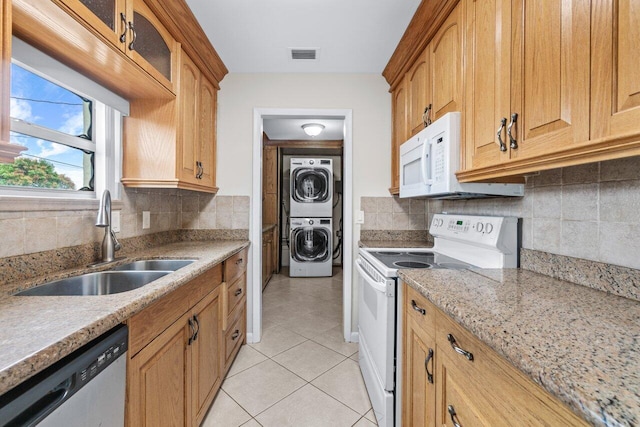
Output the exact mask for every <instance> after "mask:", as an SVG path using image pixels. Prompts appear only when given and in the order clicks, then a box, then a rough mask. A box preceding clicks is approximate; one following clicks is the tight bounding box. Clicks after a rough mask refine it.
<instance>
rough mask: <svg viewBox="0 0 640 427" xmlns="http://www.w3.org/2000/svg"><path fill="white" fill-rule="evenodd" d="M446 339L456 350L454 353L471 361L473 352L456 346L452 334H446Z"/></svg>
mask: <svg viewBox="0 0 640 427" xmlns="http://www.w3.org/2000/svg"><path fill="white" fill-rule="evenodd" d="M447 340H448V341H449V343H450V344H451V347H452V348H453V349H454V350H455V351H456V353H458V354H461V355H463V356H464V357H466V358H467V360H469V361H470V362H473V353H469V352H468V351H467V350H465V349H463V348H461V347H458V343H457V341H456V338H455V337H454V336H453V335H451V334H449V335H447Z"/></svg>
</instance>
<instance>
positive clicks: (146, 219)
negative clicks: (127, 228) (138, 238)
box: [142, 211, 151, 230]
mask: <svg viewBox="0 0 640 427" xmlns="http://www.w3.org/2000/svg"><path fill="white" fill-rule="evenodd" d="M147 228H151V212H149V211H142V229H143V230H145V229H147Z"/></svg>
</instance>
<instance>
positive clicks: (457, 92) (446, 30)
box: [428, 3, 463, 120]
mask: <svg viewBox="0 0 640 427" xmlns="http://www.w3.org/2000/svg"><path fill="white" fill-rule="evenodd" d="M462 15H463V14H462V5H461V3H458V5H457V6H456V7H455V8H454V9H453V11H452V12H451V14H450V15H449V17H448V18H447V19H446V20H445V21H444V23H443V24H442V26H441V27H440V29H439V30H438V32H437V33H436V35H435V36H434V37H433V39H432V40H431V42H430V43H429V47H428V49H429V56H430V59H429V61H430V66H431V75H430V77H431V88H432V89H431V91H432V94H431V98H432V100H431V101H430V103H431V104H432V106H431V120H437V119H439V118H440V117H442V116H444V115H445V114H446V113H449V112H452V111H462V34H463V26H462Z"/></svg>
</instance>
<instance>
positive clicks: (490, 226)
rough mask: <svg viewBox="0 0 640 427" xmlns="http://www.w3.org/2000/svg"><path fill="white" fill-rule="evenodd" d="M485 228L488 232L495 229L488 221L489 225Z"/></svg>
mask: <svg viewBox="0 0 640 427" xmlns="http://www.w3.org/2000/svg"><path fill="white" fill-rule="evenodd" d="M484 229H485V230H486V232H487V234H491V232H492V231H493V224H491V223H490V222H488V223H487V225H485V227H484Z"/></svg>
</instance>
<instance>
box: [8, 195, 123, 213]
mask: <svg viewBox="0 0 640 427" xmlns="http://www.w3.org/2000/svg"><path fill="white" fill-rule="evenodd" d="M99 205H100V200H97V199H93V198H91V199H79V198H62V197H33V196H2V195H0V212H31V211H97V210H98V206H99ZM123 207H124V203H123V202H122V201H120V200H113V201H112V203H111V208H112V209H113V210H120V209H122V208H123Z"/></svg>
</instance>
